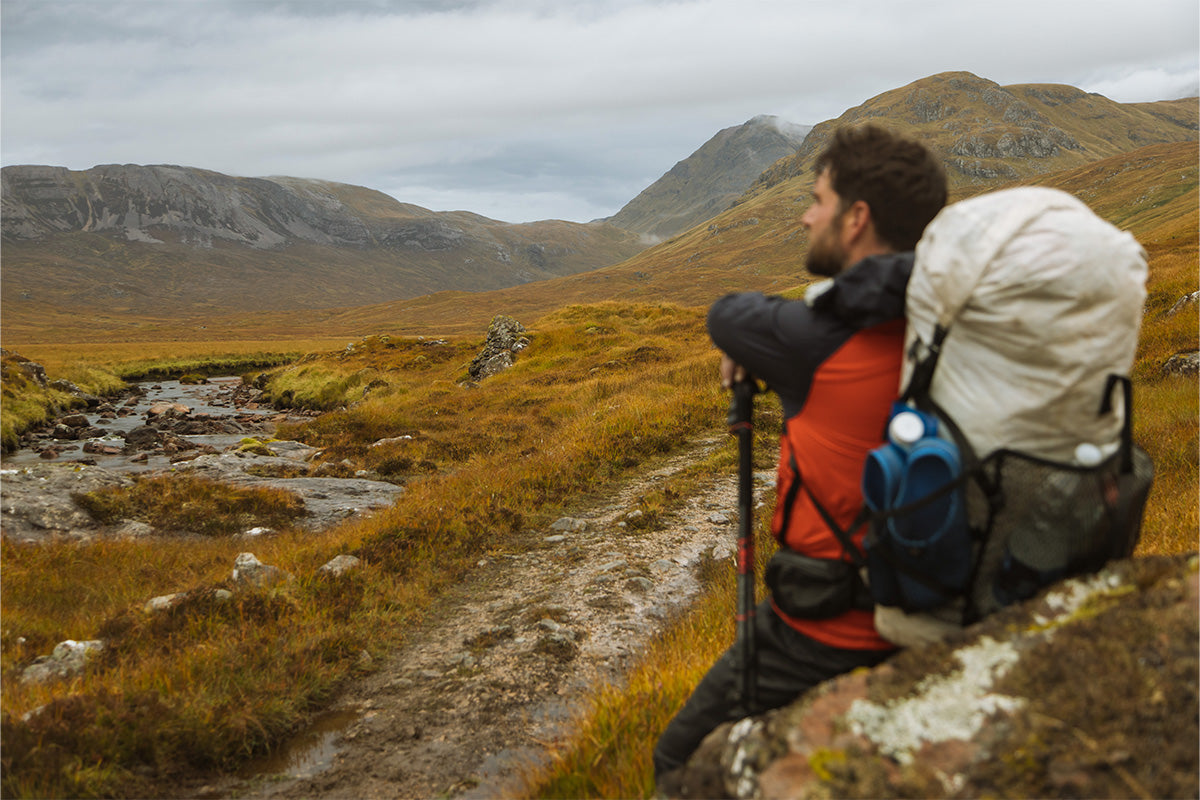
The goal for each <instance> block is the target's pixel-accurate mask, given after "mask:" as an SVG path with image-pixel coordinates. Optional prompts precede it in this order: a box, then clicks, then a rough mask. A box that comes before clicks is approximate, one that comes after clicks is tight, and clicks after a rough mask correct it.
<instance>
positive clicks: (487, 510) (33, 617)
mask: <svg viewBox="0 0 1200 800" xmlns="http://www.w3.org/2000/svg"><path fill="white" fill-rule="evenodd" d="M701 325H702V314H701V313H700V312H699V311H698V310H688V309H680V308H674V307H669V306H661V305H656V306H645V307H636V306H622V305H616V304H610V305H604V306H600V307H597V308H573V309H565V310H564V311H563V312H562V313H561V314H560V315H559V316H558V317H556V318H552V319H548V320H545V321H543V323H542V324H541V325H540V326H539V327H538V328H537V329H536V330H534V331H532V332H531V340H532V342H531V345H530V346H529V348H528V349H527V350H526V351H524V352H523V354H522V357H521V358H520V360H519V361H518V362H517V364H516V365H515V366H514V367H513V368H511V369H510V370H508V371H506V372H505V373H503V374H501V375H498V376H496V377H494V378H491V379H489V380H488V381H486V382H484V383H482V384H480V385H479V386H477V387H472V386H468V385H460V382H461V379H462V378H463V377H464V376H465V367H466V365H467V363H468V362H469V358H467V357H466V354H467V353H468V352H470V351H477V350H478V342H475V343H473V344H471V345H470V346H463V345H458V344H438V343H434V344H430V345H426V344H424V343H421V342H417V341H415V340H410V341H394V340H384V339H382V338H381V339H377V340H373V341H369V342H362V343H359V344H358V345H357V346H356V347H354V348H350V349H349V350H347V349H346V348H342V349H339V350H338V351H336V352H334V353H328V354H326V355H325V356H321V357H314V358H311V359H308V360H305V361H303V362H301V363H298V364H296V365H293V366H291V367H289V368H286V369H283V370H280V372H279V380H280V384H279V385H280V386H282V385H286V384H287V381H286V380H285V378H286V377H287V376H289V375H291V374H293V373H295V372H297V371H299V370H304V369H310V370H311V369H312V368H314V366H315V365H320V369H319V370H317V373H318V375H319V376H320V377H314V378H312V380H311V384H310V385H311V386H312V387H316V386H317V385H319V384H320V383H321V381H323V380H328V381H330V382H331V383H333V384H339V383H340V380H339V377H338V376H344V375H354V374H358V373H359V372H360V371H362V370H370V371H371V374H372V375H375V376H378V377H377V380H379V381H380V383H379V384H378V385H376V386H375V387H374V388H373V389H372V390H371V392H370V393H368V396H367V397H366V398H365V399H361V398H360V402H357V403H356V404H354V405H351V406H348V407H346V408H343V409H341V410H338V411H334V412H331V413H328V414H325V415H323V416H321V417H319V418H317V419H315V420H314V421H313V422H312V423H310V424H309V425H307V426H304V427H302V428H297V429H293V430H292V431H290V432H283V433H294V434H299V435H302V436H304V438H305V439H307V440H309V441H311V442H313V443H315V444H319V445H322V444H324V445H329V450H330V452H329V453H328V454H327V456H326V457H327V458H329V459H330V460H334V461H340V460H342V459H350V460H351V461H352V462H354V463H355V465H356V466H362V467H368V466H371V465H372V464H375V465H378V464H379V462H380V461H382V459H384V458H387V459H390V463H391V464H392V472H391V475H390V477H392V478H393V479H396V480H406V481H408V491H407V492H406V493H405V494H404V495H402V496H401V498H400V500H399V501H398V502H397V505H396V506H395V507H394V508H393V509H390V510H387V511H384V512H382V513H379V514H377V515H376V516H374V517H372V518H370V519H369V520H365V521H359V522H354V523H349V524H346V525H343V526H341V527H339V528H336V529H334V530H330V531H326V532H324V533H321V534H305V535H299V534H291V533H287V532H286V530H285V532H284V533H283V534H281V535H279V536H277V537H272V538H269V539H262V540H256V541H255V542H254V545H253V550H254V552H255V553H256V554H257V555H258V556H259V558H260V559H262V560H263V561H264V562H266V563H269V564H274V565H276V566H279V567H280V568H282V569H284V570H287V571H288V572H290V573H292V574H294V575H295V576H296V580H295V581H293V582H291V583H287V584H283V585H281V586H279V587H277V588H275V589H271V590H262V591H252V592H239V593H238V594H235V599H234V600H233V601H226V602H225V603H222V602H221V601H219V600H218V599H217V597H216V595H215V594H214V592H215V590H216V589H218V588H222V587H227V586H230V570H231V569H232V564H233V559H234V557H235V556H236V554H237V553H238V552H240V551H242V550H244V549H246V548H247V545H246V543H245V542H243V541H240V540H237V539H233V538H230V537H229V536H227V535H211V536H205V537H203V538H197V537H194V536H193V537H189V538H187V539H185V540H166V541H155V542H154V543H143V542H134V541H123V542H97V543H95V544H90V545H79V544H50V545H44V546H20V545H14V544H11V543H5V544H4V550H3V560H4V575H5V580H4V582H3V584H2V585H0V593H2V594H0V598H2V602H3V605H4V609H5V618H4V627H3V630H2V631H0V644H2V645H3V649H2V650H0V653H2V657H0V669H2V670H3V672H2V691H3V715H2V725H3V736H4V741H5V747H4V752H3V754H2V755H0V758H2V759H3V773H4V778H3V780H4V792H5V794H6V795H13V796H53V795H59V796H63V795H65V796H95V795H108V794H136V795H146V794H153V793H156V792H161V791H163V790H164V788H165V786H166V784H165V783H162V781H165V780H166V777H167V776H168V775H169V774H171V773H173V772H175V771H183V772H187V771H188V770H206V769H212V768H215V767H230V766H232V765H235V764H237V763H239V762H240V761H242V760H244V759H245V758H247V757H248V756H250V755H251V754H254V753H258V752H262V751H263V750H264V749H265V748H266V747H267V746H269V745H270V744H271V743H272V742H277V741H279V740H280V739H281V738H282V737H283V736H285V735H286V734H287V733H288V731H290V730H292V729H293V728H294V727H295V726H296V725H298V724H299V723H300V722H301V721H302V720H303V719H304V717H305V715H306V714H307V713H309V712H310V711H311V710H314V709H316V708H319V707H320V705H321V704H322V703H323V702H325V700H326V699H327V698H328V697H329V696H330V693H331V692H332V691H334V689H335V687H336V686H337V685H338V684H339V683H340V682H341V681H343V680H345V679H346V678H347V677H348V676H350V675H352V674H353V673H354V672H355V670H357V669H359V667H358V666H357V665H358V664H359V661H360V655H361V654H362V653H363V652H364V651H367V652H374V653H375V654H376V655H379V654H380V653H382V651H383V650H384V649H385V648H387V647H389V646H393V645H394V644H395V643H396V642H397V641H398V640H399V639H400V638H401V637H402V636H403V635H404V634H403V631H404V630H405V629H406V628H407V626H406V624H405V623H406V622H408V621H410V620H412V619H413V618H415V617H416V616H417V615H419V614H420V613H421V612H422V610H423V609H424V608H425V607H427V605H428V604H429V603H430V601H431V599H432V598H433V597H435V596H436V595H437V593H438V591H439V588H440V587H442V586H444V585H445V584H446V583H447V582H448V581H451V580H454V579H455V578H456V577H458V576H460V575H462V574H463V573H464V572H465V571H467V570H468V569H470V568H471V566H472V565H473V564H474V563H475V562H476V561H478V558H479V556H480V554H482V553H485V552H498V551H505V550H517V549H520V548H521V547H522V546H523V537H524V532H525V531H526V530H527V529H528V527H529V526H532V525H536V524H538V523H539V522H548V521H549V520H550V519H552V518H553V516H554V515H555V514H558V513H561V511H562V509H563V508H564V507H566V506H567V505H568V504H570V503H574V502H581V501H582V499H584V498H586V497H587V496H589V494H590V493H595V492H601V491H603V490H604V489H605V487H606V485H607V484H608V482H609V481H611V480H616V479H619V478H620V477H621V476H622V475H623V474H625V473H626V472H627V471H628V470H630V469H632V468H634V467H636V466H638V465H640V464H642V463H644V462H645V461H646V460H647V459H651V458H655V457H657V456H658V455H660V454H663V453H667V452H670V451H671V450H673V449H674V448H676V447H679V446H680V445H681V443H683V442H685V441H687V440H688V439H689V438H691V437H692V436H694V435H695V434H696V433H697V432H699V431H701V430H704V429H708V428H710V427H711V425H712V424H713V422H714V420H717V421H719V420H721V419H723V405H724V398H723V397H722V396H721V393H720V392H719V391H718V390H717V388H716V387H715V381H714V380H713V375H714V373H715V352H714V351H712V350H711V349H709V348H696V347H695V345H694V343H695V342H696V341H697V340H698V339H699V338H700V337H701V336H702V330H701ZM432 351H436V352H432ZM272 390H273V391H278V390H279V386H276V385H274V384H272ZM718 424H719V423H718ZM401 435H412V436H413V439H412V440H406V439H400V440H399V442H397V443H393V444H392V445H388V446H385V447H380V448H373V447H372V446H371V445H372V444H373V443H374V442H376V441H377V440H378V439H381V438H389V437H393V438H396V437H399V436H401ZM409 441H411V442H413V445H412V447H413V448H414V449H413V450H412V451H411V452H407V451H405V450H404V449H403V448H404V447H405V446H406V444H405V443H407V442H409ZM389 448H390V450H389ZM380 451H385V454H384V455H382V456H381V455H379V453H380ZM153 486H154V484H153V483H150V482H147V487H148V488H153ZM185 488H186V487H185ZM149 494H152V492H149V491H146V492H143V493H141V494H139V492H138V491H136V490H135V491H133V492H129V493H108V494H105V495H103V496H101V497H98V498H95V499H94V503H95V505H96V506H97V508H98V509H99V510H101V511H102V512H103V511H106V510H109V509H110V507H111V506H113V505H116V504H118V503H122V504H127V505H126V508H129V507H138V508H140V510H139V511H137V512H136V514H137V515H141V516H143V517H145V518H148V519H150V518H155V514H157V513H160V512H162V511H163V510H164V508H166V507H170V506H175V507H178V508H179V509H180V511H181V512H182V511H184V509H183V508H182V507H183V506H184V505H186V504H187V503H189V502H191V503H194V504H195V506H196V508H195V509H194V510H197V511H201V512H202V511H203V509H208V511H209V513H210V514H215V512H217V511H220V510H221V509H224V514H225V515H226V516H227V517H229V518H230V519H231V520H233V521H235V522H236V523H237V524H238V525H241V524H248V522H249V520H248V519H245V518H243V517H242V516H241V514H242V510H241V506H240V505H239V504H238V503H236V502H233V501H234V500H235V499H236V498H233V497H232V496H231V495H228V494H222V495H220V496H218V497H210V498H208V499H205V493H204V491H203V487H195V486H194V487H191V494H190V495H189V497H190V498H191V499H190V500H187V501H185V500H183V499H182V498H181V497H178V496H171V497H167V496H163V497H162V498H161V502H160V503H158V504H157V505H155V504H146V502H145V501H146V497H147V496H148V495H149ZM254 505H255V508H260V507H261V506H262V505H263V503H262V502H257V501H256V503H255V504H254ZM114 513H115V512H114ZM194 521H195V517H194V516H192V515H190V513H189V514H185V515H184V518H183V519H179V518H178V517H177V518H176V522H175V523H173V524H178V525H179V526H180V527H188V526H189V525H191V524H193V523H194ZM342 552H352V553H356V554H358V555H359V556H360V557H362V558H363V559H364V561H365V562H366V566H365V567H364V569H363V570H362V571H361V572H359V573H357V574H356V576H355V577H353V578H352V579H351V580H349V581H348V582H345V583H342V582H337V583H331V582H329V581H325V580H321V579H319V578H317V577H316V569H317V567H319V566H320V565H321V564H322V563H324V562H325V561H327V560H328V559H329V558H331V557H333V556H334V555H336V554H338V553H342ZM181 591H182V592H187V598H186V600H185V602H184V603H183V605H181V606H180V607H179V608H177V609H174V610H172V611H171V612H168V613H166V614H160V615H148V614H146V613H144V612H143V611H142V610H141V607H142V605H143V604H144V603H145V602H146V601H147V600H148V599H150V598H151V597H154V596H156V595H160V594H166V593H172V592H181ZM67 638H71V639H76V640H83V639H92V638H103V639H105V640H106V641H108V643H109V645H108V649H107V650H106V651H105V654H104V655H103V656H102V657H101V658H100V659H99V660H98V661H97V662H96V663H95V664H94V665H93V666H92V667H90V668H89V670H88V671H87V672H86V673H85V674H84V675H83V676H82V677H79V678H76V679H73V680H71V681H69V682H68V683H67V684H66V685H58V686H38V685H30V684H24V683H22V682H21V681H20V680H19V675H20V672H21V670H22V669H23V668H24V666H25V665H27V664H28V663H29V662H30V660H31V659H32V658H33V657H35V656H36V655H39V654H43V653H47V652H49V650H50V649H52V647H53V646H54V644H56V643H57V642H58V641H62V640H64V639H67ZM43 706H45V708H44V710H42V711H40V712H38V713H36V714H35V715H34V716H33V717H31V718H30V720H29V721H27V722H26V721H22V716H23V715H25V714H27V713H29V712H31V711H34V710H35V709H38V708H40V707H43ZM97 764H101V765H103V768H99V767H96V766H94V765H97Z"/></svg>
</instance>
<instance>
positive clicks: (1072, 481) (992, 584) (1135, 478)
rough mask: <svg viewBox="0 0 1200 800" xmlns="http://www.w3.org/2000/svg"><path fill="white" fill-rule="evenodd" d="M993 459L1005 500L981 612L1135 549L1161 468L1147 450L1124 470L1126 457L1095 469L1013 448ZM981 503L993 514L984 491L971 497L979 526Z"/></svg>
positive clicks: (983, 575)
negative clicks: (1044, 458)
mask: <svg viewBox="0 0 1200 800" xmlns="http://www.w3.org/2000/svg"><path fill="white" fill-rule="evenodd" d="M987 461H988V462H990V463H987V464H986V465H985V470H986V473H987V474H988V475H989V476H990V477H991V478H992V480H993V481H994V484H995V486H996V488H997V493H996V497H997V498H998V499H999V502H998V503H997V505H996V508H995V509H994V516H993V518H992V520H991V533H990V535H989V536H988V537H987V540H986V542H984V544H983V552H982V553H981V555H980V563H979V571H978V574H977V578H976V580H975V584H974V591H973V593H972V601H973V603H974V605H975V608H976V611H977V612H978V613H979V615H980V616H984V615H987V614H989V613H991V612H992V611H995V610H996V609H998V608H1001V607H1003V606H1006V605H1009V604H1011V603H1015V602H1018V601H1020V600H1024V599H1027V598H1029V597H1032V596H1033V595H1034V594H1036V593H1037V591H1038V590H1039V589H1041V588H1043V587H1045V586H1047V585H1049V584H1051V583H1054V582H1056V581H1058V580H1060V579H1062V578H1065V577H1068V576H1071V575H1078V574H1081V573H1085V572H1094V571H1096V570H1098V569H1100V567H1102V566H1103V565H1104V564H1105V562H1107V561H1108V560H1109V559H1111V558H1123V557H1126V556H1128V555H1129V554H1130V553H1132V552H1133V549H1134V547H1135V546H1136V545H1137V540H1138V537H1139V536H1140V533H1141V522H1142V511H1143V509H1144V507H1145V503H1146V496H1147V494H1149V491H1150V484H1151V481H1152V479H1153V472H1154V468H1153V464H1152V462H1151V460H1150V457H1149V456H1148V455H1146V453H1145V452H1144V451H1142V450H1141V449H1140V448H1137V447H1134V448H1133V470H1132V472H1130V473H1123V472H1121V458H1120V454H1117V455H1114V456H1112V457H1110V458H1109V459H1108V460H1106V461H1105V462H1103V463H1102V464H1100V465H1099V466H1097V467H1093V468H1086V467H1076V466H1071V465H1067V464H1057V463H1054V462H1050V461H1044V460H1041V459H1037V458H1033V457H1030V456H1026V455H1023V454H1021V453H1016V452H1012V451H1001V452H999V453H995V454H993V455H992V456H990V457H989V458H988V459H987ZM980 502H983V503H984V504H985V505H984V507H983V508H984V510H983V512H982V513H984V514H986V500H983V499H982V494H981V493H978V492H975V493H970V494H969V495H968V507H969V508H970V509H971V512H972V513H971V519H972V522H973V523H975V522H976V521H977V520H978V519H979V518H980V514H981V506H980Z"/></svg>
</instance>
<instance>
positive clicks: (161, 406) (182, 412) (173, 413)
mask: <svg viewBox="0 0 1200 800" xmlns="http://www.w3.org/2000/svg"><path fill="white" fill-rule="evenodd" d="M190 413H192V410H191V409H190V408H188V407H187V406H185V405H184V404H183V403H171V402H168V401H166V400H164V401H161V402H158V403H155V404H154V405H152V406H150V408H149V409H147V411H146V419H148V420H152V419H154V418H155V417H184V416H187V415H188V414H190Z"/></svg>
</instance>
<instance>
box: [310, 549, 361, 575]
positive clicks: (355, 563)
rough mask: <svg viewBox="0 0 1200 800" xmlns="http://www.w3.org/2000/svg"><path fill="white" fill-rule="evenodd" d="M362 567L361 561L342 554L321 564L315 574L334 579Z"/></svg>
mask: <svg viewBox="0 0 1200 800" xmlns="http://www.w3.org/2000/svg"><path fill="white" fill-rule="evenodd" d="M361 565H362V560H361V559H359V558H357V557H356V556H351V555H346V554H345V553H343V554H342V555H340V556H335V557H334V558H332V559H330V560H329V561H328V562H326V563H325V564H323V565H322V566H321V568H320V569H319V570H317V572H319V573H321V574H323V575H330V576H332V577H334V578H339V577H341V576H342V575H345V574H346V573H347V572H351V571H353V570H356V569H358V568H359V567H360V566H361Z"/></svg>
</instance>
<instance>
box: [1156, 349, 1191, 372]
mask: <svg viewBox="0 0 1200 800" xmlns="http://www.w3.org/2000/svg"><path fill="white" fill-rule="evenodd" d="M1162 374H1163V375H1182V376H1184V377H1193V378H1194V377H1195V376H1196V375H1198V374H1200V352H1198V351H1196V350H1192V351H1190V352H1187V353H1176V354H1175V355H1173V356H1171V357H1170V358H1168V359H1167V360H1166V361H1165V362H1163V365H1162Z"/></svg>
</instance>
